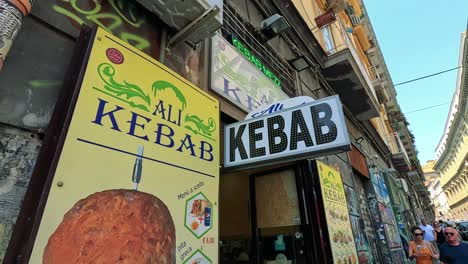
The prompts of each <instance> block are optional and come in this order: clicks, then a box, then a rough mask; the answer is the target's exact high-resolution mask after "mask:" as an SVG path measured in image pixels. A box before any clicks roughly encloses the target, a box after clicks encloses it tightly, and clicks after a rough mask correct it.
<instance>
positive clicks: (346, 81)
mask: <svg viewBox="0 0 468 264" xmlns="http://www.w3.org/2000/svg"><path fill="white" fill-rule="evenodd" d="M312 33H313V34H314V36H315V38H316V39H317V40H318V41H319V43H320V45H321V46H322V48H323V50H324V51H325V52H326V54H327V56H326V60H325V63H324V65H325V69H324V70H323V74H324V76H325V78H326V79H327V81H328V83H329V84H330V86H331V87H332V89H333V90H334V91H335V92H336V93H337V94H338V95H339V96H340V99H341V101H342V102H343V104H344V105H346V106H347V108H348V109H349V110H350V111H351V113H352V114H353V115H354V116H356V118H358V119H359V120H361V121H363V120H369V119H371V118H374V117H377V116H379V103H378V101H377V95H376V92H375V90H374V86H373V84H372V81H371V78H370V69H369V67H368V66H364V64H363V62H362V61H363V59H361V58H366V55H365V53H364V51H363V49H362V48H361V46H359V45H360V44H359V41H356V43H354V42H353V40H352V39H351V38H350V33H348V32H346V30H344V28H343V27H342V26H341V23H340V21H339V20H336V21H334V22H333V23H331V24H328V25H327V26H324V27H322V28H320V29H316V30H314V31H313V32H312ZM356 46H357V47H359V48H356Z"/></svg>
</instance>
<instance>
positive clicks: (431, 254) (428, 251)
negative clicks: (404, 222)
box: [409, 226, 439, 264]
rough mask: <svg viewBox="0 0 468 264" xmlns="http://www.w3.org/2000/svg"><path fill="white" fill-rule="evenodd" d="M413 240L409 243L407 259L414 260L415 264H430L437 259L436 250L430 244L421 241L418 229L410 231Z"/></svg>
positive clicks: (420, 230)
mask: <svg viewBox="0 0 468 264" xmlns="http://www.w3.org/2000/svg"><path fill="white" fill-rule="evenodd" d="M411 231H412V233H413V236H414V240H413V241H410V246H409V258H410V259H411V260H413V259H416V264H432V260H433V259H439V252H438V250H437V248H436V247H435V246H434V245H433V244H432V243H430V242H427V241H425V240H423V231H422V229H421V228H420V227H417V226H415V227H413V229H412V230H411Z"/></svg>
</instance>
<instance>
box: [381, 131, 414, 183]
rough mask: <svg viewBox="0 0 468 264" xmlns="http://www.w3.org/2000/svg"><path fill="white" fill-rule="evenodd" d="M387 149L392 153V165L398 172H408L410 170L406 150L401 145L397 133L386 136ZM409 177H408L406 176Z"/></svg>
mask: <svg viewBox="0 0 468 264" xmlns="http://www.w3.org/2000/svg"><path fill="white" fill-rule="evenodd" d="M387 138H388V145H389V146H388V147H389V148H390V151H391V152H392V163H393V165H394V167H395V169H397V170H398V171H401V172H408V171H410V170H411V161H410V159H409V157H408V153H406V149H405V148H404V147H403V143H402V142H401V140H400V137H399V136H398V134H397V133H391V134H388V135H387ZM408 176H409V175H408Z"/></svg>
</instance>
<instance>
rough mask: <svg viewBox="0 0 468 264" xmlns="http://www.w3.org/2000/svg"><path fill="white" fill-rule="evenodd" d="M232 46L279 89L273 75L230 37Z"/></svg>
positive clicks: (236, 40) (239, 43) (238, 42)
mask: <svg viewBox="0 0 468 264" xmlns="http://www.w3.org/2000/svg"><path fill="white" fill-rule="evenodd" d="M232 44H233V45H234V47H236V48H237V49H238V50H239V51H240V52H241V53H242V55H244V56H245V57H246V58H247V59H248V60H249V61H250V62H252V63H253V64H254V65H255V66H256V67H257V68H258V69H259V70H260V71H262V72H263V73H264V74H265V75H266V76H267V77H268V78H269V79H270V80H271V81H272V82H273V83H274V84H275V85H276V86H278V87H281V81H280V80H279V78H278V77H276V75H274V74H273V73H272V72H271V71H270V70H269V69H268V68H267V67H266V66H265V64H263V63H262V62H261V61H260V60H259V59H258V58H257V57H255V55H253V54H252V53H251V52H250V50H249V49H247V48H246V47H245V46H244V45H243V44H242V43H241V42H240V41H239V40H238V39H237V38H235V37H234V36H233V37H232Z"/></svg>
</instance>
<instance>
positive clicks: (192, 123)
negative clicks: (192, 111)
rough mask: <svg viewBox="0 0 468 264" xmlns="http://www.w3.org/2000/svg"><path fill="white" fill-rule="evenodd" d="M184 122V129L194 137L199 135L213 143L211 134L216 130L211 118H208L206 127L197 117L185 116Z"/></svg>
mask: <svg viewBox="0 0 468 264" xmlns="http://www.w3.org/2000/svg"><path fill="white" fill-rule="evenodd" d="M184 121H185V123H186V124H187V125H186V126H185V128H186V129H188V130H190V131H192V132H193V133H195V135H200V136H203V137H205V138H208V139H211V140H213V141H214V138H213V132H214V131H215V130H216V122H215V120H214V119H213V118H211V117H210V118H209V119H208V124H206V125H205V124H204V122H203V120H202V119H201V118H200V117H198V116H197V115H186V116H185V120H184Z"/></svg>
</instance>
